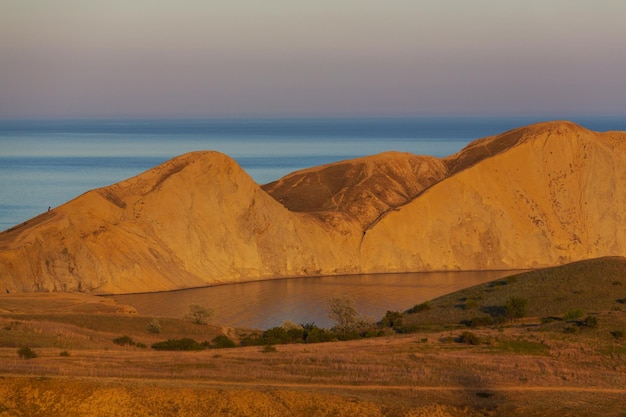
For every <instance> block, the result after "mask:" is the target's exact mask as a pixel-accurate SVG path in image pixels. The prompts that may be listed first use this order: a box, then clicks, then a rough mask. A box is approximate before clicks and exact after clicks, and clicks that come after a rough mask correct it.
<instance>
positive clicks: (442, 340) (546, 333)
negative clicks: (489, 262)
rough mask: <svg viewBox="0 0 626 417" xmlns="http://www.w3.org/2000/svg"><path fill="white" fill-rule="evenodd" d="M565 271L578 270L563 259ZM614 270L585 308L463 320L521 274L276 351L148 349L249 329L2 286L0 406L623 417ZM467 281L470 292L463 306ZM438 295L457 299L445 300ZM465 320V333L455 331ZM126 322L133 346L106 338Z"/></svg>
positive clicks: (63, 410)
mask: <svg viewBox="0 0 626 417" xmlns="http://www.w3.org/2000/svg"><path fill="white" fill-rule="evenodd" d="M611 265H613V264H611ZM613 266H614V265H613ZM621 271H623V270H621ZM607 273H608V272H607V270H604V271H603V272H602V275H604V276H607ZM616 273H617V274H618V275H619V273H620V270H619V269H618V270H617V272H616ZM622 273H623V272H622ZM567 275H568V276H572V277H574V278H572V279H577V280H580V279H581V278H580V277H577V276H576V274H575V273H573V272H572V271H569V272H568V273H567ZM622 278H623V277H622ZM622 278H619V277H618V278H615V276H612V277H608V278H606V285H603V284H601V283H599V284H598V285H597V286H596V287H597V291H596V290H594V291H592V290H591V289H590V288H589V287H585V289H584V290H585V291H586V294H587V297H591V298H594V297H595V296H596V295H594V294H596V292H603V291H606V288H611V289H612V291H613V292H612V293H611V295H610V297H612V298H611V300H612V301H610V302H607V304H606V305H603V308H602V309H592V308H591V306H590V305H582V304H581V308H580V310H582V315H580V314H572V313H569V315H568V313H567V312H568V311H569V310H570V309H574V310H578V309H575V308H574V307H575V306H578V305H579V301H577V300H576V299H574V301H573V303H574V304H569V303H565V305H564V306H561V307H558V308H561V309H562V308H565V309H567V310H566V311H564V312H562V313H559V314H558V315H557V314H556V313H555V312H554V311H547V312H545V314H544V310H542V309H543V308H544V307H541V309H539V307H537V306H533V305H534V304H533V302H532V300H531V302H530V303H529V305H528V312H529V314H528V317H524V318H521V319H517V320H514V321H506V322H502V323H499V324H497V325H488V326H478V327H471V328H470V327H467V326H464V325H462V324H459V320H462V319H463V318H464V317H468V316H467V315H469V317H471V316H472V315H475V314H477V313H476V312H477V311H478V312H480V311H481V308H483V307H485V306H486V307H489V306H490V305H491V304H490V303H491V301H489V300H491V299H490V298H489V297H491V296H492V295H493V294H499V293H498V292H499V291H505V290H506V291H509V290H511V289H512V288H513V286H514V285H521V286H524V285H525V286H529V287H533V288H535V287H536V285H538V284H537V283H535V284H532V282H531V281H530V280H529V279H530V278H528V277H518V278H516V279H513V280H510V281H509V282H507V283H506V285H505V284H496V285H491V286H490V285H485V286H484V287H483V288H482V289H481V288H473V289H469V290H467V291H469V293H457V294H454V295H451V296H447V297H442V298H441V299H438V300H433V301H432V302H431V303H430V307H429V309H427V310H424V311H421V312H418V313H414V314H405V315H404V319H405V321H406V322H407V323H412V324H413V325H415V326H419V329H418V332H417V333H411V334H395V335H392V334H390V335H388V336H384V337H376V338H369V339H361V340H354V341H346V342H328V343H319V344H290V345H276V346H274V347H275V350H274V349H266V348H263V347H260V346H247V347H237V348H230V349H206V350H202V351H198V352H171V351H156V350H153V349H151V348H150V346H151V345H152V344H153V343H155V342H158V341H163V340H166V339H172V338H181V337H192V338H194V339H196V340H198V341H205V340H212V339H213V338H215V336H217V335H220V334H227V335H228V336H229V337H231V338H232V339H234V340H239V339H240V338H242V337H245V336H246V335H247V334H250V333H254V331H247V330H240V329H239V330H237V329H227V328H222V327H218V326H211V325H208V326H207V325H197V324H193V323H190V322H187V321H183V320H165V319H161V320H160V324H161V332H160V333H159V334H154V333H149V332H148V331H147V330H146V329H147V325H148V324H149V322H150V321H151V320H152V319H151V318H147V317H138V316H137V315H136V314H132V309H131V308H128V307H125V306H119V305H116V304H114V303H111V302H110V301H109V300H106V301H103V300H102V299H100V298H97V297H91V296H85V295H70V296H68V295H67V294H57V295H50V294H43V295H36V294H30V295H28V296H14V295H10V294H9V295H2V296H0V310H1V312H0V416H2V417H5V416H398V417H417V416H440V417H448V416H465V417H467V416H548V417H550V416H591V415H594V416H615V417H624V416H626V407H625V404H626V336H624V331H625V330H626V312H625V310H626V306H624V305H623V302H622V300H623V299H624V298H626V282H624V283H623V285H622V284H618V283H617V282H620V283H621V282H622V281H623V279H622ZM594 279H595V278H594ZM537 282H539V281H537ZM598 282H599V281H598ZM580 283H581V284H582V281H580ZM507 287H508V288H507ZM569 290H571V291H580V289H579V288H578V287H576V288H574V287H571V286H570V288H569ZM482 291H484V293H482ZM520 291H521V290H520ZM516 293H517V294H519V293H520V292H519V291H518V292H516ZM468 294H473V295H472V297H475V298H476V299H478V300H479V303H478V305H474V304H473V303H472V305H471V306H470V307H471V308H467V305H466V304H467V302H468V300H469V298H468ZM493 296H495V295H493ZM500 296H501V295H498V297H500ZM463 298H465V301H464V302H465V304H463V303H462V302H460V301H459V300H460V299H463ZM605 298H606V297H605ZM581 299H582V298H581ZM481 302H484V303H485V304H484V305H481V304H480V303H481ZM446 303H448V304H452V306H451V307H449V308H448V309H447V310H444V309H443V307H441V306H443V305H444V304H446ZM455 303H456V304H455ZM461 304H462V305H461ZM496 304H497V303H496ZM440 308H441V310H440V313H441V314H443V312H444V311H448V313H447V314H448V315H449V317H450V319H449V320H447V323H446V322H436V320H435V321H433V319H427V317H429V316H438V317H439V316H440V315H435V314H434V311H438V309H440ZM485 311H489V309H486V310H485ZM537 311H539V312H540V314H535V313H536V312H537ZM46 312H47V313H46ZM456 314H461V316H459V317H457V316H456ZM463 314H465V315H466V316H463ZM444 316H445V315H444ZM577 316H578V317H577ZM588 316H593V317H594V318H595V319H594V320H593V324H594V325H593V326H591V325H586V324H584V319H585V318H586V317H588ZM452 318H453V319H452ZM467 331H469V332H471V334H472V335H473V336H475V339H472V343H474V344H471V343H469V342H468V341H465V342H464V340H463V339H462V338H461V336H462V335H463V333H464V332H467ZM121 335H128V336H130V337H131V338H132V339H133V340H134V341H135V342H136V343H137V345H135V346H120V345H117V344H115V343H113V339H115V338H117V337H119V336H121ZM26 346H27V347H29V348H31V350H32V352H34V353H35V354H36V355H37V357H35V358H31V359H26V358H24V357H20V356H19V355H18V350H19V349H20V348H22V347H26ZM144 346H145V347H144Z"/></svg>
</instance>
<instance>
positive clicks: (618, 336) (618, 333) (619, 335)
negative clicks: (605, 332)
mask: <svg viewBox="0 0 626 417" xmlns="http://www.w3.org/2000/svg"><path fill="white" fill-rule="evenodd" d="M611 336H613V337H614V338H616V339H623V338H624V331H623V330H613V331H612V332H611Z"/></svg>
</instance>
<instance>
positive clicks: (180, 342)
mask: <svg viewBox="0 0 626 417" xmlns="http://www.w3.org/2000/svg"><path fill="white" fill-rule="evenodd" d="M205 348H206V346H205V345H203V344H201V343H198V342H196V341H195V340H193V339H190V338H187V337H186V338H183V339H168V340H166V341H164V342H158V343H155V344H153V345H152V349H154V350H177V351H197V350H203V349H205Z"/></svg>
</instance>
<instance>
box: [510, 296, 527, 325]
mask: <svg viewBox="0 0 626 417" xmlns="http://www.w3.org/2000/svg"><path fill="white" fill-rule="evenodd" d="M527 306H528V300H527V299H525V298H521V297H509V299H507V300H506V304H505V305H504V315H505V316H506V318H507V319H509V320H511V321H514V320H517V319H521V318H522V317H525V316H526V308H527Z"/></svg>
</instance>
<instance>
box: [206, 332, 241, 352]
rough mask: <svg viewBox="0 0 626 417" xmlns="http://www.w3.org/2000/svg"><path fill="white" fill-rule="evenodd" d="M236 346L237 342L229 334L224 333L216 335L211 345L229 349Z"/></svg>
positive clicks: (216, 347)
mask: <svg viewBox="0 0 626 417" xmlns="http://www.w3.org/2000/svg"><path fill="white" fill-rule="evenodd" d="M236 346H237V345H236V344H235V342H233V341H232V340H231V339H230V338H229V337H228V336H226V335H223V334H221V335H219V336H217V337H215V339H213V342H212V343H211V347H212V348H215V349H228V348H234V347H236Z"/></svg>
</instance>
